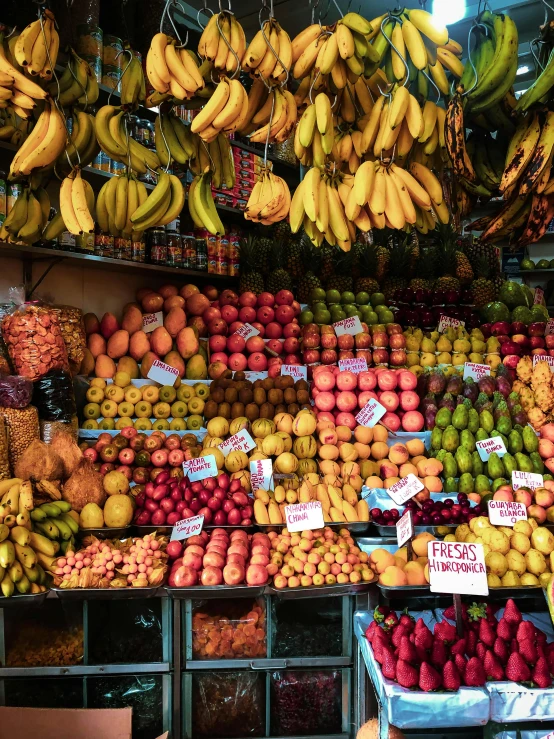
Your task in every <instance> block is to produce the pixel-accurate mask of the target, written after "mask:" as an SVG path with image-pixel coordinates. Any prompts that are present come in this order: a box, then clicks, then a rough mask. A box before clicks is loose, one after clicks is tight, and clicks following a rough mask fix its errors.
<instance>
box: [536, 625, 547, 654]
mask: <svg viewBox="0 0 554 739" xmlns="http://www.w3.org/2000/svg"><path fill="white" fill-rule="evenodd" d="M535 642H536V644H537V647H542V649H546V634H545V633H544V631H541V630H540V629H537V627H536V626H535Z"/></svg>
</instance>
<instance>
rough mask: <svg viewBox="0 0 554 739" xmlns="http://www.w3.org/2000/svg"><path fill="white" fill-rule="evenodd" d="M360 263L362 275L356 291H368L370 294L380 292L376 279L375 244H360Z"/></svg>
mask: <svg viewBox="0 0 554 739" xmlns="http://www.w3.org/2000/svg"><path fill="white" fill-rule="evenodd" d="M360 246H361V247H362V248H361V249H359V250H358V264H359V271H360V275H361V276H360V277H358V279H357V280H356V284H355V287H354V292H356V293H359V292H366V293H369V295H373V293H377V292H379V289H380V288H379V283H378V282H377V280H376V279H375V275H376V273H377V261H378V260H377V249H376V247H375V246H373V244H360Z"/></svg>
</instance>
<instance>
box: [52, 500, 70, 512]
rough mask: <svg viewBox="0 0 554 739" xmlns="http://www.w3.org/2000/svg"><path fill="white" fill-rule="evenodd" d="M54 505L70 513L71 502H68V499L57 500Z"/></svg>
mask: <svg viewBox="0 0 554 739" xmlns="http://www.w3.org/2000/svg"><path fill="white" fill-rule="evenodd" d="M54 505H55V506H56V508H59V509H60V511H61V512H62V513H69V511H70V510H71V503H68V502H67V500H57V501H56V502H55V503H54Z"/></svg>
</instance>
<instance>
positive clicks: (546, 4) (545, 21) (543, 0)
mask: <svg viewBox="0 0 554 739" xmlns="http://www.w3.org/2000/svg"><path fill="white" fill-rule="evenodd" d="M542 4H543V5H544V24H543V25H545V26H546V24H547V22H548V10H550V11H552V12H553V13H554V8H553V7H552V5H550V4H549V3H547V2H546V0H542ZM547 9H548V10H547Z"/></svg>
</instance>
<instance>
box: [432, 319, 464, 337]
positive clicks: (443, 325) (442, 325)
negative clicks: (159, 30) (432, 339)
mask: <svg viewBox="0 0 554 739" xmlns="http://www.w3.org/2000/svg"><path fill="white" fill-rule="evenodd" d="M465 325H466V324H465V321H459V320H458V319H457V318H449V317H448V316H441V317H440V320H439V326H438V329H437V331H438V332H439V334H442V333H443V331H446V329H447V328H458V326H465Z"/></svg>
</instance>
